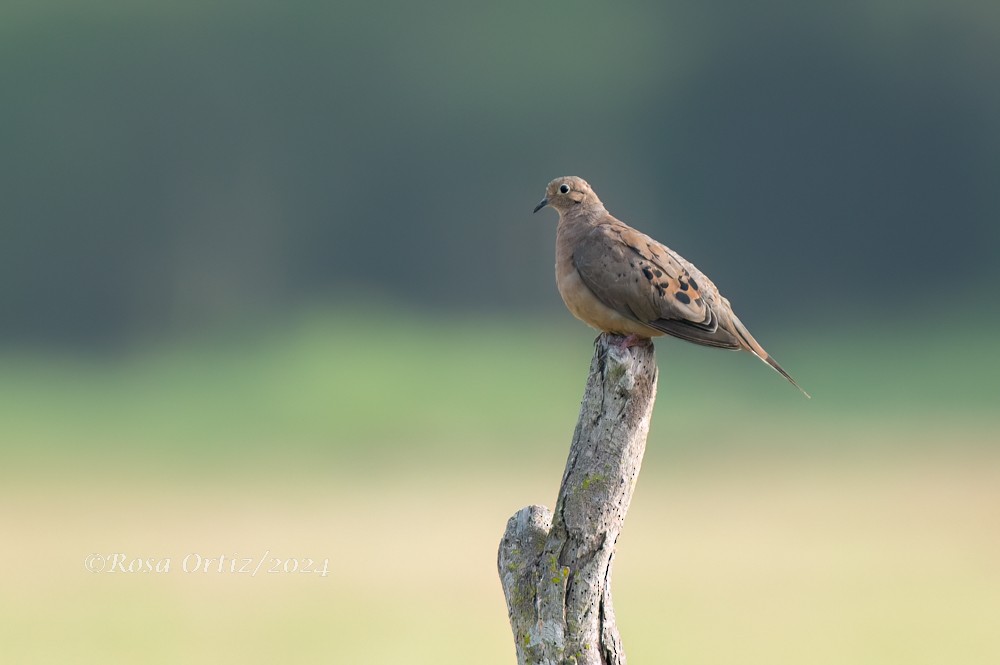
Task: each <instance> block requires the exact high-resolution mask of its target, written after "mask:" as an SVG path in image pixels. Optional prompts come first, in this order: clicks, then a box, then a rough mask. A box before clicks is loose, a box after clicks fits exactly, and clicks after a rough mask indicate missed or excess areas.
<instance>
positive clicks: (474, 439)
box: [0, 315, 1000, 665]
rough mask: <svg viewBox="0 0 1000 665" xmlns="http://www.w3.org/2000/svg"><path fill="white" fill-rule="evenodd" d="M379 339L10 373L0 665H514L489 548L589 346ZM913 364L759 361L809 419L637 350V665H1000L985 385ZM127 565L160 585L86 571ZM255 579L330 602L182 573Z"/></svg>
mask: <svg viewBox="0 0 1000 665" xmlns="http://www.w3.org/2000/svg"><path fill="white" fill-rule="evenodd" d="M380 328H381V332H378V333H369V332H366V333H364V334H361V333H359V332H358V326H357V325H356V320H355V319H351V320H345V319H343V318H342V317H335V316H319V315H316V316H310V317H306V318H304V319H302V320H300V321H298V322H296V323H294V324H291V325H289V326H287V327H284V328H272V329H270V330H265V329H258V330H257V331H256V332H255V333H253V334H252V335H244V336H237V335H233V334H228V335H220V336H219V337H217V338H215V339H199V340H192V341H191V342H190V343H187V344H171V345H170V346H169V347H152V348H147V349H141V350H136V351H135V352H133V353H131V354H127V355H124V356H121V357H118V358H114V359H109V358H104V359H94V358H91V359H81V358H79V357H75V358H68V357H64V358H55V357H53V356H51V355H44V356H43V355H31V354H26V353H24V352H20V353H17V354H14V353H8V354H6V355H2V356H0V369H2V372H0V377H2V378H0V441H3V443H4V448H3V453H4V456H5V458H6V463H5V464H4V466H3V468H2V469H0V476H2V479H3V483H2V484H0V497H2V501H0V532H2V533H4V534H5V536H6V537H5V542H6V543H7V544H8V547H7V550H6V557H5V558H6V565H5V566H3V568H2V571H0V589H3V594H2V595H0V645H2V646H0V655H2V659H3V660H4V662H16V663H50V662H74V663H98V662H101V663H109V662H111V663H118V662H121V663H126V662H129V663H130V662H144V663H175V662H189V663H219V662H242V663H270V662H276V661H277V662H296V663H314V662H315V663H319V662H356V663H397V662H407V663H435V664H439V663H444V664H447V663H464V662H469V660H470V654H471V655H472V658H471V659H472V660H474V661H475V662H478V663H497V664H499V663H510V662H512V661H513V646H512V643H511V637H510V635H509V628H508V626H507V621H506V612H505V608H504V605H503V595H502V592H501V590H500V586H499V583H498V581H497V578H496V573H495V570H494V566H495V551H496V545H497V543H498V541H499V537H500V534H501V532H502V530H503V526H504V524H505V522H506V519H507V517H509V516H510V515H511V514H512V513H513V512H514V511H516V510H517V509H518V508H520V507H522V506H524V505H527V504H530V503H542V504H547V505H551V504H552V502H553V500H554V495H555V492H556V489H557V485H558V480H559V477H560V474H561V471H562V464H563V462H564V456H565V452H566V448H567V445H568V440H569V436H570V434H571V431H572V427H573V425H574V423H575V419H576V410H577V407H578V402H579V395H580V393H581V391H582V388H583V381H584V378H585V374H586V367H587V363H588V361H589V357H590V354H591V347H590V344H589V342H590V339H591V338H590V337H589V336H588V333H586V332H585V331H582V330H579V329H577V328H576V327H575V326H566V327H551V326H545V325H541V324H531V323H526V324H524V325H521V326H517V327H515V326H512V325H507V326H502V325H499V324H498V323H497V322H491V321H482V322H478V323H477V322H471V323H470V322H465V323H455V322H438V323H436V324H431V323H425V324H421V325H417V326H410V327H409V328H406V329H399V330H396V329H392V328H386V327H385V326H382V327H380ZM920 335H921V338H920V339H913V340H910V341H908V342H906V343H902V344H901V343H898V342H895V343H893V344H890V343H889V341H890V340H893V339H894V338H893V337H892V336H890V335H888V334H886V335H885V336H883V337H879V336H877V335H868V336H867V337H866V341H865V343H861V341H860V340H861V338H860V337H858V336H852V335H849V334H847V333H843V334H841V335H837V334H832V333H827V336H826V337H821V336H818V335H812V336H807V337H804V338H802V339H800V340H799V341H798V342H795V343H792V342H791V341H790V340H781V339H776V340H773V341H771V340H769V339H768V337H767V336H766V335H765V334H764V333H761V336H762V337H764V339H765V341H766V342H767V344H768V346H769V347H771V349H772V350H773V351H774V353H775V355H777V357H778V358H779V359H780V360H781V361H782V363H783V364H785V366H786V367H787V368H788V369H789V370H790V371H792V372H793V374H794V375H795V376H796V378H798V379H799V380H800V382H801V383H802V384H803V385H804V386H805V387H806V388H807V389H808V390H810V391H811V392H812V393H813V395H814V399H813V400H811V401H810V400H805V399H803V398H802V397H801V396H799V395H798V393H797V391H795V390H794V389H792V388H791V387H789V386H787V385H786V384H784V382H783V381H782V380H781V379H780V378H779V377H778V376H777V375H775V374H774V373H773V372H771V371H770V370H769V369H767V368H766V367H765V366H763V365H762V364H761V363H759V362H757V361H755V360H754V359H752V358H750V357H749V356H741V355H736V354H725V353H712V352H710V351H708V352H706V351H704V350H701V349H697V348H693V347H690V346H688V345H681V344H673V343H670V342H666V343H660V344H659V345H658V347H657V349H658V350H657V353H658V357H659V363H660V369H661V384H660V394H659V400H658V404H657V406H656V410H655V412H654V417H653V424H652V431H651V435H650V441H649V447H648V449H647V455H646V463H645V466H644V469H643V474H642V477H641V478H640V481H639V486H638V490H637V492H636V496H635V499H634V502H633V508H632V511H631V513H630V516H629V520H628V522H627V523H626V527H625V531H624V534H623V536H622V539H621V541H620V543H619V550H618V557H617V566H616V570H615V579H614V589H615V600H616V610H617V613H618V619H619V624H620V626H621V629H622V633H623V638H624V640H625V646H626V650H627V652H628V654H629V656H630V658H631V660H632V662H637V663H641V662H676V663H696V664H698V663H706V664H707V663H737V662H738V663H768V664H769V665H770V664H776V663H796V664H799V663H816V664H820V665H823V664H827V663H829V664H841V663H851V664H852V665H865V664H868V663H871V664H873V665H874V664H878V665H883V664H886V663H901V664H902V663H906V664H907V665H924V664H926V665H932V664H949V665H950V664H959V665H978V664H983V665H987V664H989V665H992V664H994V663H997V662H1000V637H998V635H1000V633H998V631H997V625H998V624H997V621H998V617H1000V566H998V565H997V562H998V561H1000V529H998V528H997V525H998V524H1000V428H998V421H1000V416H998V415H997V414H996V408H995V406H996V391H995V390H992V392H991V390H990V388H991V381H992V378H993V377H995V376H996V375H997V372H998V370H1000V361H998V357H997V354H996V353H995V352H989V351H988V350H989V349H990V346H989V345H988V344H987V342H988V340H987V339H986V336H985V335H983V336H982V337H976V336H975V334H970V335H967V336H966V337H964V338H962V339H957V340H956V339H954V338H951V339H950V340H946V341H948V343H944V341H942V340H941V339H940V338H939V337H938V333H937V332H935V331H922V332H921V333H920ZM935 341H937V343H934V342H935ZM816 348H821V349H822V353H816V352H815V351H810V350H811V349H816ZM983 349H987V352H984V351H983ZM116 552H121V553H124V554H126V555H127V556H128V557H129V558H130V559H131V558H132V557H142V558H147V557H152V558H156V559H159V560H162V559H163V558H165V557H168V558H170V559H171V569H170V571H169V572H165V573H134V574H132V573H123V572H120V571H119V572H114V573H108V572H103V573H90V572H88V571H87V570H86V569H85V567H84V563H85V560H86V558H87V557H88V555H90V554H92V553H100V554H102V555H105V556H108V557H110V556H112V555H113V553H116ZM265 552H269V556H270V557H278V558H281V559H286V558H295V559H298V560H300V561H301V560H303V559H305V558H311V559H314V560H322V559H327V558H328V559H329V573H328V574H327V575H326V576H320V575H318V574H302V573H284V572H276V573H267V572H261V573H259V574H258V575H255V576H251V575H248V574H236V573H231V572H223V573H219V572H209V573H205V572H200V573H199V572H194V573H188V572H184V570H183V568H182V565H183V559H184V558H185V557H186V556H188V555H199V556H202V557H218V556H219V555H224V556H226V557H227V558H233V559H243V558H252V559H254V560H255V561H256V560H257V559H260V558H261V557H263V556H264V553H265Z"/></svg>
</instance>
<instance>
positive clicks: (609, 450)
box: [497, 333, 657, 665]
mask: <svg viewBox="0 0 1000 665" xmlns="http://www.w3.org/2000/svg"><path fill="white" fill-rule="evenodd" d="M621 342H622V338H620V337H618V336H615V335H611V334H607V333H605V334H602V335H601V336H599V337H598V338H597V340H596V342H595V351H594V358H593V360H592V361H591V364H590V374H589V376H588V377H587V386H586V389H585V390H584V395H583V401H582V403H581V405H580V416H579V419H578V421H577V425H576V431H575V432H574V434H573V440H572V443H571V445H570V452H569V458H568V459H567V461H566V470H565V472H564V473H563V478H562V484H561V486H560V488H559V495H558V498H557V500H556V508H555V511H554V512H552V511H549V509H547V508H545V507H544V506H528V507H526V508H522V509H521V510H519V511H518V512H517V513H516V514H515V515H514V516H513V517H511V518H510V520H508V522H507V528H506V530H505V532H504V535H503V539H502V540H501V542H500V551H499V556H498V561H497V566H498V569H499V573H500V580H501V584H502V586H503V590H504V596H505V597H506V599H507V611H508V616H509V618H510V624H511V630H512V631H513V634H514V644H515V649H516V652H517V662H518V664H519V665H528V664H529V663H530V664H534V665H564V664H568V663H576V664H577V665H585V664H586V665H620V664H624V663H625V653H624V651H623V649H622V644H621V638H620V636H619V634H618V627H617V625H616V623H615V614H614V608H613V606H612V602H611V569H612V565H613V563H614V553H615V544H616V542H617V539H618V535H619V533H621V529H622V525H623V523H624V521H625V514H626V513H627V512H628V507H629V503H630V501H631V499H632V493H633V491H634V490H635V484H636V480H637V479H638V476H639V468H640V465H641V464H642V456H643V452H644V451H645V448H646V435H647V433H648V431H649V420H650V416H651V414H652V410H653V402H654V400H655V398H656V378H657V370H656V359H655V356H654V353H653V346H652V343H649V344H642V345H639V346H632V347H630V348H626V347H625V346H624V345H622V343H621Z"/></svg>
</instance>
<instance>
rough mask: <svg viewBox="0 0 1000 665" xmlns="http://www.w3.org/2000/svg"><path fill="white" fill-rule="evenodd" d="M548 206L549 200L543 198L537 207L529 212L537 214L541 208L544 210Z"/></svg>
mask: <svg viewBox="0 0 1000 665" xmlns="http://www.w3.org/2000/svg"><path fill="white" fill-rule="evenodd" d="M548 204H549V200H548V199H547V198H544V199H542V200H541V201H539V202H538V205H536V206H535V209H534V210H532V211H531V212H538V211H539V210H541V209H542V208H544V207H545V206H547V205H548Z"/></svg>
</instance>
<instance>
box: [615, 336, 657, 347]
mask: <svg viewBox="0 0 1000 665" xmlns="http://www.w3.org/2000/svg"><path fill="white" fill-rule="evenodd" d="M652 343H653V340H651V339H650V338H648V337H643V336H642V335H636V334H635V333H632V334H631V335H629V336H628V337H623V338H622V341H621V342H620V345H621V347H622V348H623V349H631V348H632V347H633V346H649V345H650V344H652Z"/></svg>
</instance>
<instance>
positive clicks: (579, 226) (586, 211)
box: [556, 204, 608, 268]
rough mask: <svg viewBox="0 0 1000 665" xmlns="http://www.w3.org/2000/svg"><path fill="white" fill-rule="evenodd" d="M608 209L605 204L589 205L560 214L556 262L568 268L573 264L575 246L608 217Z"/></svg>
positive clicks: (557, 227) (557, 228)
mask: <svg viewBox="0 0 1000 665" xmlns="http://www.w3.org/2000/svg"><path fill="white" fill-rule="evenodd" d="M607 217H608V211H607V210H605V209H604V206H602V205H599V204H598V205H597V206H588V207H587V208H580V209H576V208H574V209H572V210H569V211H567V212H564V213H560V214H559V225H558V226H556V263H557V266H558V265H563V266H564V267H566V268H568V267H569V266H571V265H572V263H571V262H572V256H573V248H574V247H576V246H577V245H578V244H579V243H580V241H581V240H582V239H583V237H584V236H585V235H587V233H589V232H590V230H591V229H593V228H594V226H596V225H597V224H598V223H599V222H600V221H601V220H602V219H607Z"/></svg>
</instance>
